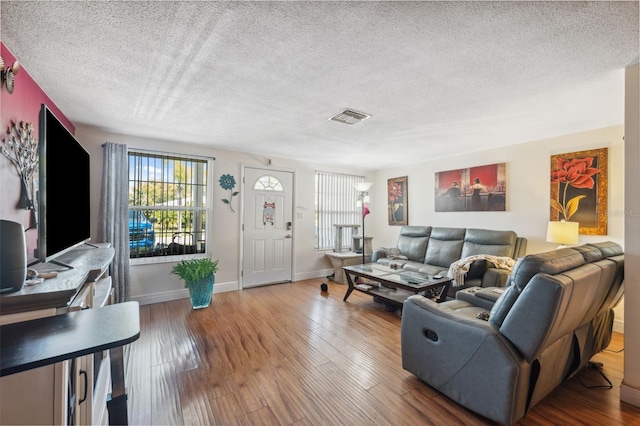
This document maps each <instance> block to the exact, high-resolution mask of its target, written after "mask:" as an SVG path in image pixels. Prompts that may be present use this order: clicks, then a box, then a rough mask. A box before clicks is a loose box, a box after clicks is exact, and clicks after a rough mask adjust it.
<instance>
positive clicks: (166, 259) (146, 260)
mask: <svg viewBox="0 0 640 426" xmlns="http://www.w3.org/2000/svg"><path fill="white" fill-rule="evenodd" d="M204 257H209V255H208V254H207V253H194V254H181V255H175V256H155V257H137V258H134V259H129V262H130V265H131V266H137V265H153V264H158V263H175V262H180V261H181V260H190V259H202V258H204Z"/></svg>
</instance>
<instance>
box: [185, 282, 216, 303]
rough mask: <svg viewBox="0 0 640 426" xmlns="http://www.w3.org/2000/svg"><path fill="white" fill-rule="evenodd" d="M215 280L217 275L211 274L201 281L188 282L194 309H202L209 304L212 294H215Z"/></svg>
mask: <svg viewBox="0 0 640 426" xmlns="http://www.w3.org/2000/svg"><path fill="white" fill-rule="evenodd" d="M214 281H215V275H211V276H209V277H207V278H205V279H202V280H200V281H192V282H190V283H187V285H188V287H189V296H190V297H191V306H192V307H193V309H201V308H206V307H207V306H209V304H210V303H211V295H212V294H213V282H214Z"/></svg>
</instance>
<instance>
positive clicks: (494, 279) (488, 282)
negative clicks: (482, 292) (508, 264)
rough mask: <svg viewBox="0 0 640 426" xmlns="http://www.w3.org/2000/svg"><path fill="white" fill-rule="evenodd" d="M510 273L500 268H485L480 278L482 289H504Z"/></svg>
mask: <svg viewBox="0 0 640 426" xmlns="http://www.w3.org/2000/svg"><path fill="white" fill-rule="evenodd" d="M509 274H511V271H510V270H508V269H501V268H487V270H486V271H485V272H484V275H483V276H482V284H481V286H482V287H504V286H505V284H506V283H507V278H509Z"/></svg>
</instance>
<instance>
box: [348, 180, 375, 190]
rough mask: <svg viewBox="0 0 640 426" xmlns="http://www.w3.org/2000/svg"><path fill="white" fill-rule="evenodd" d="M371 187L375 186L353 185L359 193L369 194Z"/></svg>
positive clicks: (366, 183)
mask: <svg viewBox="0 0 640 426" xmlns="http://www.w3.org/2000/svg"><path fill="white" fill-rule="evenodd" d="M371 185H373V184H372V183H371V182H357V183H354V184H353V187H354V188H355V189H356V191H358V192H367V191H368V190H369V188H371Z"/></svg>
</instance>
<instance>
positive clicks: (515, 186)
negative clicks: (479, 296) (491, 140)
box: [368, 125, 625, 332]
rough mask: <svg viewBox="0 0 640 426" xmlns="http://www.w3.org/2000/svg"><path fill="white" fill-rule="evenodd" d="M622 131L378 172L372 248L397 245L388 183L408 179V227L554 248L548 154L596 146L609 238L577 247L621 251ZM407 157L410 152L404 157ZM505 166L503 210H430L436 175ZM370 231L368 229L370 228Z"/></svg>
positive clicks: (590, 238) (620, 318) (619, 320)
mask: <svg viewBox="0 0 640 426" xmlns="http://www.w3.org/2000/svg"><path fill="white" fill-rule="evenodd" d="M623 135H624V127H623V126H622V125H619V126H612V127H606V128H603V129H595V130H591V131H585V132H580V133H575V134H571V135H565V136H558V137H555V138H551V139H544V140H538V141H532V142H527V143H523V144H519V145H514V146H508V147H504V148H500V149H491V150H486V151H478V152H474V153H469V154H464V155H454V156H452V157H449V158H444V159H437V160H425V161H424V162H421V163H417V164H413V165H408V166H405V167H398V168H392V169H386V170H379V171H378V172H377V177H376V180H375V183H374V185H373V186H372V188H371V190H370V192H372V193H373V194H374V195H375V197H374V199H375V200H376V203H375V205H374V207H373V208H372V211H374V212H378V214H376V215H375V217H374V219H375V221H372V222H369V223H373V224H374V226H373V231H372V235H373V246H374V247H390V246H395V243H396V241H397V239H398V233H399V231H400V227H399V226H389V225H388V221H387V213H386V195H387V179H389V178H395V177H400V176H407V177H408V178H407V185H408V190H409V197H408V198H409V224H410V225H432V226H451V227H471V228H486V229H504V230H513V231H515V232H516V233H517V234H518V235H519V236H521V237H526V238H527V240H528V243H527V253H537V252H542V251H548V250H552V249H554V248H556V247H557V244H553V243H547V242H546V241H545V238H546V233H547V222H548V221H549V209H550V207H549V199H550V189H549V186H550V185H549V177H550V171H551V168H550V156H551V155H553V154H560V153H566V152H574V151H583V150H587V149H594V148H603V147H607V148H609V187H608V195H609V199H608V212H609V223H608V235H581V236H580V243H581V244H584V243H589V242H597V241H614V242H616V243H618V244H620V245H622V246H623V247H624V241H625V240H624V219H625V217H624V211H625V205H624V158H625V157H624V141H623ZM407 158H410V153H407ZM502 162H505V163H507V211H505V212H448V213H444V212H439V213H436V212H435V211H434V178H435V173H436V172H441V171H446V170H455V169H461V168H466V167H471V166H481V165H485V164H494V163H502ZM368 229H372V228H371V227H369V228H368ZM615 321H616V322H615V325H614V330H615V331H618V332H623V325H624V304H623V303H621V304H620V305H619V306H618V307H617V308H616V320H615Z"/></svg>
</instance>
